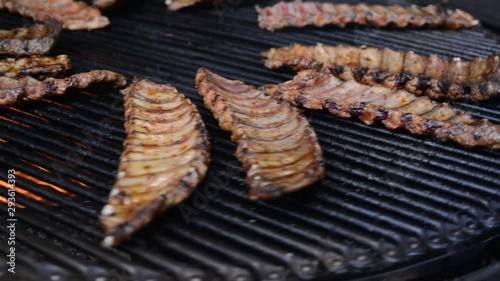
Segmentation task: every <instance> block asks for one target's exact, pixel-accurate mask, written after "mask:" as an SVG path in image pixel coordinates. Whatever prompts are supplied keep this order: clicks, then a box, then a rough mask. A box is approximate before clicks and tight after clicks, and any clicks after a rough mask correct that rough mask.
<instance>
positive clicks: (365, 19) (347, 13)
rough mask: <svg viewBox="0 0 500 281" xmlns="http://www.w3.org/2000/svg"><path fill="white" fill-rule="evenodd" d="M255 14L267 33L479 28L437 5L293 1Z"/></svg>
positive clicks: (462, 14) (458, 12) (465, 15)
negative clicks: (363, 27)
mask: <svg viewBox="0 0 500 281" xmlns="http://www.w3.org/2000/svg"><path fill="white" fill-rule="evenodd" d="M257 12H258V13H259V18H258V20H259V26H260V28H262V29H266V30H269V31H274V30H278V29H282V28H285V27H289V26H294V27H304V26H307V25H314V26H318V27H322V26H325V25H335V26H338V27H344V26H346V25H348V24H357V25H374V26H376V27H384V26H389V25H393V26H396V27H399V28H405V27H412V28H417V27H424V26H427V27H446V28H449V29H459V28H471V27H473V26H476V25H478V24H479V21H478V20H476V19H474V17H472V16H471V15H470V14H468V13H466V12H464V11H462V10H458V9H457V10H448V9H443V8H442V7H441V6H437V5H428V6H425V7H420V6H416V5H412V6H409V7H402V6H399V5H392V6H383V5H366V4H358V5H348V4H332V3H319V2H301V1H294V2H279V3H277V4H276V5H274V6H271V7H266V8H262V9H261V8H259V7H257Z"/></svg>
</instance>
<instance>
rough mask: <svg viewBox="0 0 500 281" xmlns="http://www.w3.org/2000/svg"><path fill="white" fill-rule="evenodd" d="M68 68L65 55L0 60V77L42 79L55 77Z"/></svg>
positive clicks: (68, 61)
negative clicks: (46, 76) (47, 76)
mask: <svg viewBox="0 0 500 281" xmlns="http://www.w3.org/2000/svg"><path fill="white" fill-rule="evenodd" d="M70 68H71V62H70V60H69V58H68V56H66V55H60V56H57V57H29V58H21V59H12V58H8V59H5V60H0V76H5V77H10V78H22V77H25V76H31V77H44V76H45V75H50V76H52V77H55V76H58V75H60V74H62V73H64V72H66V71H67V70H69V69H70Z"/></svg>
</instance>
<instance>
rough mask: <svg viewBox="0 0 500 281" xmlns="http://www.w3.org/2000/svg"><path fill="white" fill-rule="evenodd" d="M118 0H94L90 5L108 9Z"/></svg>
mask: <svg viewBox="0 0 500 281" xmlns="http://www.w3.org/2000/svg"><path fill="white" fill-rule="evenodd" d="M118 1H119V0H94V1H93V2H92V5H94V7H97V8H99V9H101V10H106V9H109V8H111V7H113V6H115V5H116V4H117V3H118Z"/></svg>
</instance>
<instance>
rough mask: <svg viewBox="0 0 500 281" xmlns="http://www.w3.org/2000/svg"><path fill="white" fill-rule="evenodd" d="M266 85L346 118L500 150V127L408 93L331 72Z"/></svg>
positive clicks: (299, 102)
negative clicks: (362, 82)
mask: <svg viewBox="0 0 500 281" xmlns="http://www.w3.org/2000/svg"><path fill="white" fill-rule="evenodd" d="M264 89H265V91H266V93H267V94H268V95H273V96H274V97H276V98H278V99H283V100H286V101H288V102H290V103H292V104H294V105H296V106H299V107H304V108H307V109H315V110H321V109H326V110H328V111H329V112H330V113H331V114H333V115H335V116H338V117H342V118H350V117H353V116H356V117H358V118H359V119H360V120H361V121H362V122H363V123H365V124H368V125H371V124H373V123H374V122H375V121H380V122H382V123H383V124H384V126H385V127H387V128H388V129H397V128H404V129H406V130H408V131H410V132H411V133H412V134H415V135H424V134H430V135H433V136H435V137H436V138H437V139H440V140H442V141H454V142H456V143H458V144H461V145H462V146H464V147H476V146H485V147H489V148H491V149H500V126H499V125H494V124H492V123H491V122H489V121H488V120H486V119H483V120H479V119H476V118H474V117H472V116H470V115H469V114H466V113H464V112H458V111H456V110H454V109H453V108H452V107H451V106H450V105H448V104H447V103H438V102H435V101H432V100H430V99H429V98H428V97H417V96H415V95H413V94H411V93H408V92H406V91H400V90H390V89H388V88H384V87H370V86H366V85H362V84H359V83H357V82H355V81H341V80H340V79H338V78H337V77H335V76H334V75H332V74H330V73H327V72H317V71H313V70H304V71H302V72H299V73H298V74H297V75H296V76H295V78H294V79H293V80H291V81H288V82H286V83H283V84H280V85H269V86H265V87H264Z"/></svg>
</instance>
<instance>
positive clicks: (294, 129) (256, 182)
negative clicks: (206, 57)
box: [196, 69, 324, 200]
mask: <svg viewBox="0 0 500 281" xmlns="http://www.w3.org/2000/svg"><path fill="white" fill-rule="evenodd" d="M196 86H197V88H198V92H199V94H200V95H202V96H203V98H204V101H205V106H206V107H207V108H208V109H209V110H211V111H212V113H213V114H214V116H215V118H216V119H217V120H219V125H220V127H221V128H222V129H223V130H226V131H230V132H231V133H232V135H231V139H232V141H234V142H236V143H237V144H238V148H237V150H236V156H237V158H238V159H239V161H240V162H241V163H242V164H243V169H244V170H245V172H246V174H247V178H246V182H247V184H248V185H249V186H250V199H252V200H257V199H271V198H275V197H279V196H281V195H282V194H284V193H287V192H291V191H294V190H298V189H301V188H303V187H305V186H308V185H311V184H313V183H315V182H317V181H319V180H321V179H322V178H323V173H324V168H323V164H322V161H323V160H322V154H321V148H320V147H319V144H318V142H317V139H316V134H315V133H314V131H313V129H312V128H311V127H310V126H309V123H308V121H307V119H306V118H305V117H304V116H303V115H302V114H301V113H300V112H299V111H298V110H297V109H296V108H294V107H292V106H290V105H289V104H288V103H286V102H280V101H278V100H276V99H273V98H272V97H269V96H266V95H264V93H263V92H262V91H260V90H257V89H255V88H254V87H252V86H248V85H245V84H243V82H241V81H232V80H227V79H225V78H223V77H220V76H218V75H216V74H214V73H212V72H210V71H208V70H206V69H200V70H198V74H197V75H196Z"/></svg>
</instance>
